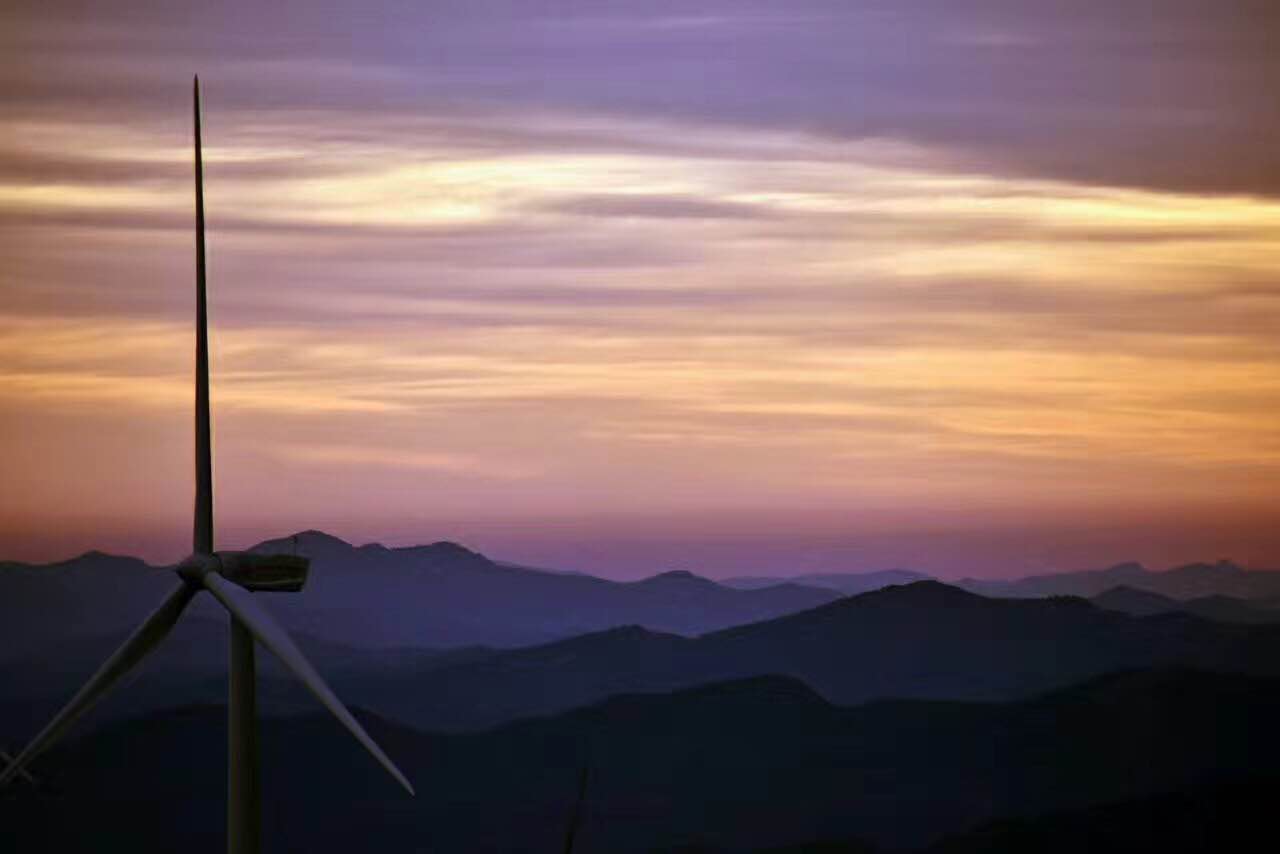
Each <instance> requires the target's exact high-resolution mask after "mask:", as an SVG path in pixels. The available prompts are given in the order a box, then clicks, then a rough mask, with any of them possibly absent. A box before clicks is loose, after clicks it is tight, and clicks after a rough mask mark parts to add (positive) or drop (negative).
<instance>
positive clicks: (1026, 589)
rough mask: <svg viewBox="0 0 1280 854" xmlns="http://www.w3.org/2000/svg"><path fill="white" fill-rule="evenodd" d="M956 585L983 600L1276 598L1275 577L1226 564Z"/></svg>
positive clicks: (1279, 582)
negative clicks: (1120, 594)
mask: <svg viewBox="0 0 1280 854" xmlns="http://www.w3.org/2000/svg"><path fill="white" fill-rule="evenodd" d="M956 585H957V586H959V587H963V588H965V589H966V590H971V591H973V592H975V593H981V594H982V595H984V596H1006V597H1023V598H1029V597H1037V596H1084V597H1087V598H1088V597H1093V596H1098V595H1100V594H1102V593H1105V592H1106V591H1108V590H1110V589H1112V588H1114V587H1129V588H1132V589H1135V590H1147V591H1151V592H1154V593H1160V594H1162V595H1164V596H1168V597H1169V598H1171V599H1183V600H1185V599H1197V598H1201V597H1205V596H1231V597H1235V598H1239V599H1252V600H1264V599H1274V598H1276V597H1280V572H1271V571H1265V570H1247V569H1244V568H1243V567H1240V566H1238V565H1237V564H1234V563H1231V562H1230V561H1218V562H1217V563H1189V564H1186V565H1185V566H1179V567H1174V568H1173V569H1167V570H1164V571H1161V572H1153V571H1152V570H1149V569H1147V568H1146V567H1144V566H1143V565H1142V564H1140V563H1132V562H1131V563H1120V564H1116V565H1115V566H1112V567H1109V568H1107V569H1096V570H1085V571H1082V572H1059V573H1049V574H1046V575H1030V576H1027V577H1025V578H1019V579H1014V580H998V579H977V578H965V579H961V580H960V581H957V582H956Z"/></svg>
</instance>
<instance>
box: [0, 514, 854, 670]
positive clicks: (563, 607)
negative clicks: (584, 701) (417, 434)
mask: <svg viewBox="0 0 1280 854" xmlns="http://www.w3.org/2000/svg"><path fill="white" fill-rule="evenodd" d="M254 550H255V551H260V552H264V553H286V554H287V553H291V552H293V553H297V554H301V555H305V556H307V557H309V558H311V560H312V564H311V577H310V579H309V581H308V583H307V587H306V589H305V590H304V591H303V592H302V593H301V594H296V595H290V596H279V597H272V598H271V600H270V601H269V607H270V608H271V610H272V611H273V612H274V613H275V614H276V615H277V616H278V617H279V618H280V620H281V621H282V622H283V623H284V624H285V625H286V626H287V627H289V628H290V629H293V630H295V631H299V632H302V633H309V634H312V635H314V636H316V637H322V638H325V639H327V640H329V641H331V642H335V643H339V644H349V645H353V646H354V645H360V646H372V647H406V646H414V647H456V646H471V645H488V646H520V645H525V644H531V643H540V642H544V641H549V640H554V639H557V638H565V637H570V636H573V635H577V634H581V633H583V632H591V631H598V630H601V629H607V628H611V627H614V626H621V625H629V624H636V625H643V626H646V627H648V628H651V629H654V630H656V631H667V632H675V633H680V634H699V633H702V632H707V631H713V630H715V629H719V628H724V627H726V626H732V625H738V624H740V623H747V622H752V621H756V620H764V619H769V618H771V617H776V616H779V615H782V614H787V613H791V612H794V611H799V610H804V609H806V608H811V607H813V606H815V605H820V604H823V603H825V602H829V601H832V600H833V599H836V598H838V596H839V594H838V593H835V592H833V591H830V590H825V589H819V588H814V587H804V586H801V585H796V584H789V583H788V584H778V585H774V586H770V587H767V588H764V589H759V590H750V591H745V590H736V589H733V588H729V587H725V586H723V585H720V584H717V583H715V582H713V581H710V580H708V579H705V578H700V577H698V576H695V575H692V574H691V573H687V572H669V573H663V574H660V575H656V576H654V577H652V578H648V579H645V580H643V581H638V582H629V583H624V582H617V581H608V580H605V579H602V578H596V577H593V576H589V575H574V574H566V573H557V572H550V571H545V570H535V569H527V568H523V567H516V566H512V565H510V564H502V563H497V562H495V561H492V560H490V559H489V558H487V557H485V556H484V555H482V554H479V553H478V552H474V551H471V550H469V549H467V548H465V547H463V546H460V545H458V544H456V543H448V542H441V543H435V544H432V545H426V546H412V547H407V548H394V549H393V548H386V547H384V546H381V545H376V544H373V545H365V546H359V547H357V546H353V545H351V544H350V543H347V542H344V541H342V540H340V539H338V538H337V537H333V536H330V535H328V534H324V533H322V532H319V531H305V532H302V533H300V534H297V535H295V536H293V537H286V538H283V539H280V540H272V541H268V542H265V543H261V544H259V545H258V546H256V547H254ZM172 585H173V579H172V576H171V574H169V573H165V572H163V571H161V570H158V569H156V568H153V567H149V566H148V565H147V564H145V563H143V562H142V561H139V560H136V559H133V558H123V557H114V556H110V555H103V554H100V553H95V552H90V553H88V554H85V555H82V556H81V557H79V558H76V559H74V560H71V561H66V562H63V563H59V564H52V565H47V566H29V565H21V564H5V565H0V600H2V601H4V603H5V607H4V610H5V615H6V618H8V617H9V616H10V615H12V619H6V620H5V621H3V625H2V626H0V648H2V649H3V650H4V651H5V652H4V653H3V654H0V658H19V657H25V656H26V655H28V654H31V653H33V652H37V651H42V650H47V649H49V647H50V645H51V644H54V643H61V642H63V641H65V640H66V638H67V637H68V636H69V635H84V636H108V635H111V634H112V633H118V634H119V636H120V638H121V639H123V637H124V634H125V633H126V632H127V631H128V628H129V627H130V626H132V625H133V624H135V623H136V622H137V621H138V619H140V618H141V617H142V616H143V615H145V614H146V613H147V612H148V611H149V609H150V608H152V607H154V606H155V604H156V603H157V602H158V601H159V599H160V598H161V597H162V596H163V595H164V593H165V592H166V591H168V590H169V589H170V587H172ZM200 606H201V603H200V601H199V600H198V601H197V603H196V610H195V613H202V611H201V608H200ZM204 613H206V615H207V616H210V617H213V616H218V614H217V611H216V609H215V608H213V607H212V606H208V607H205V609H204ZM370 615H376V619H370Z"/></svg>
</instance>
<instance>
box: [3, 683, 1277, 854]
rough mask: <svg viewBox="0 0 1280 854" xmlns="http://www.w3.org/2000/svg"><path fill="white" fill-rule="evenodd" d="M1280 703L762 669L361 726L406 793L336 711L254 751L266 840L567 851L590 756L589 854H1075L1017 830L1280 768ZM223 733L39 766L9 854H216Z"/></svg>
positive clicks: (95, 746)
mask: <svg viewBox="0 0 1280 854" xmlns="http://www.w3.org/2000/svg"><path fill="white" fill-rule="evenodd" d="M1277 713H1280V683H1277V682H1276V681H1271V680H1256V679H1251V678H1248V677H1242V676H1227V675H1214V674H1204V673H1197V672H1192V671H1185V670H1158V671H1141V672H1132V673H1124V674H1116V675H1110V676H1106V677H1102V678H1098V679H1094V680H1090V681H1087V682H1085V683H1083V684H1080V685H1076V686H1073V687H1071V688H1068V689H1064V690H1061V691H1057V692H1053V693H1050V694H1046V695H1042V696H1038V697H1035V698H1030V699H1027V700H1023V701H1019V702H1012V703H954V702H924V701H907V700H895V701H884V702H875V703H870V704H866V705H862V706H856V707H841V706H836V705H832V704H831V703H829V702H827V701H826V700H824V699H823V698H822V697H820V696H818V695H817V694H816V693H814V692H813V691H812V690H810V689H809V688H807V687H806V686H805V685H803V684H801V683H799V682H797V681H795V680H792V679H787V678H781V677H759V678H753V679H747V680H736V681H732V682H727V683H719V684H713V685H705V686H700V687H698V688H694V689H691V690H687V691H680V692H676V693H671V694H658V695H630V696H618V697H614V698H612V699H610V700H607V701H605V702H602V703H598V704H594V705H591V706H587V707H584V708H580V709H576V710H573V711H570V712H567V713H565V714H561V715H557V716H554V717H548V718H542V719H534V720H527V721H522V722H519V723H514V724H511V725H508V726H505V727H502V728H499V729H495V730H491V731H488V732H484V733H479V734H467V735H443V734H430V733H424V732H420V731H415V730H413V729H409V728H405V727H401V726H397V725H394V724H391V723H388V722H387V721H385V720H382V719H378V718H374V717H370V716H368V715H364V714H362V715H361V716H362V718H364V720H365V722H366V723H367V725H368V727H369V729H370V730H371V732H372V733H373V734H374V736H375V737H376V738H377V739H378V740H379V741H380V742H382V743H384V744H386V745H387V747H388V749H389V750H392V751H394V753H395V755H396V757H397V759H398V760H399V761H400V762H401V764H402V766H403V767H404V768H405V770H406V772H407V773H408V775H409V776H410V777H411V778H412V779H413V781H414V783H415V785H416V786H417V788H418V792H419V797H418V798H417V799H416V800H414V801H407V800H403V799H396V798H393V797H389V795H390V794H391V793H392V790H391V784H390V783H389V782H388V781H385V780H383V779H382V777H381V776H380V775H379V774H378V773H377V769H376V768H374V767H371V766H370V763H368V762H365V761H363V759H364V758H363V757H362V756H361V755H360V753H359V752H358V751H359V748H358V747H356V746H354V745H346V744H344V743H341V742H338V743H332V742H333V739H331V738H330V736H331V735H332V732H331V728H332V723H331V722H330V721H328V720H326V719H323V718H321V717H319V716H308V717H303V718H289V719H278V720H271V721H268V722H267V723H266V725H265V727H264V732H263V737H262V744H263V748H264V751H265V754H264V762H263V767H264V769H267V773H266V776H265V779H264V785H265V798H266V803H267V805H268V807H269V808H268V810H267V814H266V831H267V840H266V848H267V850H281V851H284V850H297V851H320V850H370V851H387V852H396V851H415V850H429V851H436V852H455V851H456V852H498V851H557V850H561V846H562V844H563V832H564V827H565V822H566V821H567V816H568V814H569V811H570V807H571V804H572V802H573V799H574V797H575V792H576V781H577V779H578V774H579V772H580V769H581V768H582V767H583V766H584V765H585V766H588V767H589V768H590V770H591V779H592V784H591V787H590V790H589V794H588V797H587V800H586V812H585V820H584V822H583V824H582V827H581V830H580V834H579V847H577V848H576V849H575V850H577V851H579V852H587V854H590V852H624V854H625V852H633V851H657V850H664V851H671V850H689V851H692V850H702V851H735V852H739V851H748V850H759V849H768V848H771V847H773V848H777V847H779V846H789V847H788V848H786V849H784V850H812V849H805V848H797V847H796V846H798V845H800V844H801V843H806V842H809V841H811V840H821V839H831V840H848V839H859V840H863V841H864V842H866V843H871V844H874V845H876V846H882V847H895V848H897V847H920V846H928V845H942V846H943V847H941V848H939V849H937V850H942V851H955V852H960V851H976V850H1009V851H1012V850H1019V851H1036V850H1063V849H1062V848H1061V847H1059V848H1044V849H1040V848H1036V847H1027V846H1024V847H1021V848H1019V847H1016V846H1010V845H1009V844H1007V840H1008V839H1010V838H1013V839H1016V838H1018V837H1017V836H1016V835H1014V836H1012V837H1011V836H1010V835H1009V834H1010V833H1013V831H1011V830H1009V828H1011V827H1016V825H1011V824H1009V822H1020V821H1023V822H1025V821H1027V820H1034V822H1040V824H1035V823H1034V822H1033V823H1032V824H1030V825H1023V827H1024V829H1025V828H1030V829H1029V830H1025V832H1028V833H1030V832H1035V828H1036V827H1040V828H1042V830H1040V831H1039V833H1040V836H1039V838H1041V839H1044V838H1045V835H1046V833H1047V832H1049V831H1050V830H1051V829H1052V828H1054V827H1063V826H1066V827H1070V826H1071V825H1072V823H1073V822H1074V821H1076V819H1073V818H1072V815H1073V813H1078V812H1079V811H1082V810H1093V809H1098V808H1100V807H1101V805H1105V804H1115V803H1123V802H1130V803H1132V802H1135V801H1140V800H1142V799H1152V798H1157V799H1158V798H1159V797H1160V796H1164V795H1166V794H1168V793H1173V792H1179V791H1192V790H1194V789H1196V788H1197V787H1205V786H1226V785H1232V784H1233V783H1235V782H1237V781H1247V780H1251V779H1254V778H1256V777H1257V776H1258V775H1265V774H1272V773H1274V768H1275V767H1276V762H1277V760H1280V730H1277V728H1276V727H1275V726H1274V721H1275V720H1276V716H1277ZM224 727H225V716H224V713H223V711H222V710H221V709H218V708H216V707H195V708H188V709H184V710H177V711H171V712H167V713H164V714H161V715H157V716H154V717H151V718H148V719H145V720H138V721H133V722H129V723H127V724H123V725H120V726H116V727H112V728H109V729H107V730H104V731H101V732H99V733H97V734H94V735H90V736H88V737H86V738H82V739H80V740H78V741H76V742H72V743H70V744H67V745H65V746H63V747H61V748H59V749H57V750H55V751H54V752H53V753H51V754H50V755H49V756H48V757H47V758H46V759H45V760H43V761H42V762H41V763H40V765H39V768H38V770H39V771H40V776H41V780H42V784H41V786H40V787H38V788H35V789H33V788H32V787H29V786H28V787H22V788H20V789H17V790H14V791H12V792H10V793H9V794H8V795H6V797H5V799H4V800H3V801H0V827H3V828H4V832H5V834H6V835H7V838H9V839H12V840H13V843H14V847H15V850H34V849H39V850H57V851H64V852H75V851H99V850H101V846H102V840H103V839H110V840H111V841H112V844H113V845H115V846H116V847H118V848H119V849H121V850H130V851H138V852H147V851H172V850H184V851H193V852H201V851H210V852H212V851H216V850H221V846H222V844H223V841H222V828H221V821H222V815H221V812H220V810H219V809H217V808H216V807H217V805H218V804H220V803H221V802H222V799H223V797H224V793H223V789H224V785H225V784H224V780H223V777H222V767H223V761H224V760H223V757H222V755H221V747H222V743H221V739H220V738H219V737H218V736H219V734H221V733H224ZM322 741H323V743H325V745H326V751H325V759H324V761H323V762H319V763H318V762H316V761H315V759H314V755H315V754H314V746H315V745H316V744H318V743H321V742H322ZM1223 791H1232V790H1230V789H1226V790H1223ZM1255 802H1256V799H1255ZM68 815H74V816H76V820H75V821H65V820H61V821H56V820H51V819H52V818H54V817H56V816H64V817H65V816H68ZM139 816H146V820H145V821H142V820H139ZM1040 817H1045V818H1040ZM997 820H1001V821H1003V822H1005V823H1004V824H1003V825H993V824H992V822H993V821H997ZM1055 823H1056V824H1055ZM1001 827H1003V828H1005V829H1004V830H1001V829H1000V828H1001ZM973 833H977V834H980V835H979V836H976V837H975V836H972V835H971V836H969V837H967V838H968V840H969V842H970V843H972V842H973V840H974V839H986V840H988V841H993V842H1001V844H1003V845H1004V847H1003V848H997V847H994V846H993V847H991V848H982V847H975V846H974V845H973V844H969V845H968V847H965V843H964V840H965V839H966V837H965V836H962V835H961V834H973ZM948 836H950V837H951V838H950V839H947V837H948ZM1075 838H1076V839H1081V838H1085V837H1082V836H1081V835H1080V834H1079V833H1077V834H1076V836H1075ZM944 839H946V841H945V843H944V842H942V840H944ZM1001 840H1004V841H1003V842H1002V841H1001ZM1050 841H1052V840H1050ZM834 850H841V849H839V848H836V849H834ZM851 850H857V849H851ZM1075 850H1093V849H1092V848H1090V847H1089V846H1088V845H1085V846H1083V847H1081V848H1077V849H1075ZM1107 850H1114V849H1107ZM1133 850H1164V849H1151V848H1148V847H1146V846H1142V845H1139V846H1138V847H1137V848H1135V849H1133ZM1171 850H1186V849H1171ZM1192 850H1212V849H1192Z"/></svg>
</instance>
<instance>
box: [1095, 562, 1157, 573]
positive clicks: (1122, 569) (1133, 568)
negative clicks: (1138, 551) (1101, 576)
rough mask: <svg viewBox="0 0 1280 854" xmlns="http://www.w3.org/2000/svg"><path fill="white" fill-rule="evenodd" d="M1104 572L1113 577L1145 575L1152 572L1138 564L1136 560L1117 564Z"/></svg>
mask: <svg viewBox="0 0 1280 854" xmlns="http://www.w3.org/2000/svg"><path fill="white" fill-rule="evenodd" d="M1103 572H1108V573H1111V574H1112V575H1145V574H1146V573H1148V572H1150V570H1148V569H1147V568H1146V567H1145V566H1143V565H1142V564H1140V563H1138V562H1137V561H1136V560H1127V561H1124V562H1123V563H1117V564H1114V565H1112V566H1109V567H1107V568H1106V569H1104V570H1103Z"/></svg>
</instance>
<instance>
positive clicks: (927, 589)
mask: <svg viewBox="0 0 1280 854" xmlns="http://www.w3.org/2000/svg"><path fill="white" fill-rule="evenodd" d="M846 601H848V602H850V603H851V604H863V605H869V604H875V605H893V606H905V607H936V606H940V605H946V606H951V605H983V604H987V603H989V602H990V600H989V599H987V598H986V597H983V596H979V595H978V594H976V593H970V592H969V591H967V590H962V589H960V588H959V587H953V586H952V585H950V584H943V583H942V582H941V581H934V580H932V579H930V580H927V581H913V582H911V583H910V584H891V585H889V586H888V587H883V588H881V589H879V590H872V591H871V592H869V593H861V594H859V595H857V596H854V597H851V598H850V599H848V600H846Z"/></svg>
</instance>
